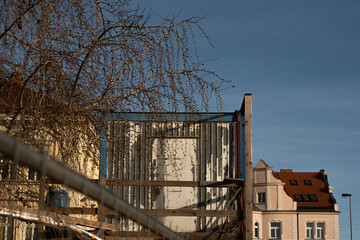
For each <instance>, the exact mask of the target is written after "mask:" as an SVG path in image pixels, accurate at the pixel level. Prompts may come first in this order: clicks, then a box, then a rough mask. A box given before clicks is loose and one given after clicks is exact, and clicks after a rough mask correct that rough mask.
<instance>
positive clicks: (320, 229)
mask: <svg viewBox="0 0 360 240" xmlns="http://www.w3.org/2000/svg"><path fill="white" fill-rule="evenodd" d="M316 237H317V238H319V239H325V223H323V222H318V223H317V224H316Z"/></svg>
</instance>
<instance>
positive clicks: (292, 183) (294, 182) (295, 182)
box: [290, 180, 298, 185]
mask: <svg viewBox="0 0 360 240" xmlns="http://www.w3.org/2000/svg"><path fill="white" fill-rule="evenodd" d="M290 184H291V185H298V182H297V181H296V180H290Z"/></svg>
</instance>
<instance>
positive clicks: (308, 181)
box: [304, 179, 312, 186]
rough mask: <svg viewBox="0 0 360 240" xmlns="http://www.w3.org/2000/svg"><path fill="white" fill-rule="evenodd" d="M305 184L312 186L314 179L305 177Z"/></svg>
mask: <svg viewBox="0 0 360 240" xmlns="http://www.w3.org/2000/svg"><path fill="white" fill-rule="evenodd" d="M304 185H305V186H312V181H311V180H309V179H305V180H304Z"/></svg>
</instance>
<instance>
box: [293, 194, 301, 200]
mask: <svg viewBox="0 0 360 240" xmlns="http://www.w3.org/2000/svg"><path fill="white" fill-rule="evenodd" d="M294 197H295V200H296V201H297V202H302V201H303V199H302V197H301V195H297V194H295V195H294Z"/></svg>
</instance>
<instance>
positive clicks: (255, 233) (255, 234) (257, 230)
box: [254, 222, 259, 238]
mask: <svg viewBox="0 0 360 240" xmlns="http://www.w3.org/2000/svg"><path fill="white" fill-rule="evenodd" d="M254 237H255V238H259V223H258V222H256V223H255V229H254Z"/></svg>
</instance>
